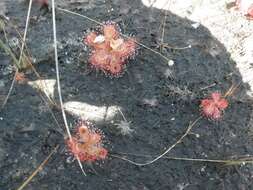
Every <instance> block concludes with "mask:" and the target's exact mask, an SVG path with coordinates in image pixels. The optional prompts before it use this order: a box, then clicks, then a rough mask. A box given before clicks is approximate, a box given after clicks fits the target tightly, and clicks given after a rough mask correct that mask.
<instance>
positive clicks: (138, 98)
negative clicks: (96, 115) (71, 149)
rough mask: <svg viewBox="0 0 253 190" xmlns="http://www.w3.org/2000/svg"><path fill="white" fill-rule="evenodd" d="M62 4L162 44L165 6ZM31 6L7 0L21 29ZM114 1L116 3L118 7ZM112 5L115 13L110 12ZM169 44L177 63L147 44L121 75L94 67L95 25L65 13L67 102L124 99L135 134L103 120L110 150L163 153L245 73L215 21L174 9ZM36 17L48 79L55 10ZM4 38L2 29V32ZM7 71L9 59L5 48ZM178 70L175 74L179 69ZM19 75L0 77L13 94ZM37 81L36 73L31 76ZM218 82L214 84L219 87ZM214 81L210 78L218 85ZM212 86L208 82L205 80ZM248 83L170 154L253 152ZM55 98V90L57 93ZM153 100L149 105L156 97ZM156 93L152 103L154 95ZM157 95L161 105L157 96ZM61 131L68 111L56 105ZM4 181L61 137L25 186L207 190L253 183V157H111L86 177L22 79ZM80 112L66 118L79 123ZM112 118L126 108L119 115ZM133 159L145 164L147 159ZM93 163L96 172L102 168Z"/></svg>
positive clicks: (6, 126) (4, 113)
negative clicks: (210, 24)
mask: <svg viewBox="0 0 253 190" xmlns="http://www.w3.org/2000/svg"><path fill="white" fill-rule="evenodd" d="M61 6H62V7H64V8H68V9H69V10H72V11H75V12H78V13H80V14H84V15H87V16H89V17H92V18H94V19H97V20H100V21H108V20H111V21H115V22H117V23H118V24H119V26H120V27H121V29H122V33H124V34H127V35H134V36H135V37H136V38H137V39H138V40H139V42H141V43H143V44H146V45H147V46H148V47H151V48H153V49H155V50H156V51H159V50H160V49H159V48H158V42H159V36H160V33H161V30H159V27H160V24H161V21H162V20H163V18H164V12H163V11H161V10H158V9H155V8H147V7H145V6H144V5H143V4H142V3H141V1H139V0H138V1H136V0H130V1H122V0H121V1H120V0H117V1H106V2H104V1H100V0H98V1H91V3H89V4H87V5H86V4H85V3H83V4H81V5H80V4H78V8H76V7H77V5H76V4H68V5H66V4H65V6H64V3H62V4H61ZM26 9H27V8H26V5H25V4H24V3H17V2H15V3H14V2H9V3H8V6H7V16H8V17H9V18H10V19H11V20H12V21H13V22H15V23H16V24H17V26H18V29H19V30H21V31H22V30H23V29H24V26H25V23H24V22H25V15H26ZM112 9H113V10H112ZM109 10H111V11H109ZM167 14H168V17H167V22H166V27H165V36H164V42H166V43H169V44H170V45H173V46H176V47H185V46H188V45H191V46H192V47H191V48H188V49H183V50H176V49H169V48H164V49H163V51H162V53H163V54H164V55H165V56H167V57H168V58H170V59H172V60H173V61H174V63H175V64H174V65H173V66H171V67H170V66H168V64H167V61H166V60H165V59H163V58H162V57H161V56H159V55H157V54H154V53H153V52H151V51H149V50H147V49H144V48H142V47H140V48H139V49H138V54H137V55H136V57H135V58H134V59H132V60H130V61H129V63H128V64H127V69H126V70H125V72H124V73H123V75H122V76H121V77H119V78H111V77H108V76H106V75H105V74H103V73H102V72H97V71H94V70H93V69H91V68H90V67H88V66H87V59H88V56H89V52H88V51H87V47H85V46H84V45H83V44H82V42H81V41H82V36H83V34H84V32H86V31H87V30H89V29H91V28H96V27H97V25H96V24H94V23H92V22H90V21H88V20H87V19H84V18H79V17H76V16H73V15H69V14H66V13H63V12H60V11H59V10H58V11H57V28H58V33H57V36H58V41H59V61H60V73H61V82H62V91H63V94H62V95H63V98H64V101H65V102H68V101H79V102H83V103H88V104H90V105H94V106H108V107H109V106H119V107H120V108H121V110H122V112H123V113H124V115H125V117H126V118H127V120H128V121H131V128H132V129H133V130H134V132H133V133H132V134H131V135H126V136H124V135H122V134H120V133H119V131H118V130H117V129H116V127H115V125H114V124H113V123H112V121H103V122H99V123H96V122H95V124H96V126H97V127H98V128H100V129H101V130H102V131H103V132H104V134H105V139H106V141H107V143H105V146H106V147H107V148H108V150H109V151H110V154H117V153H131V154H142V155H158V154H159V153H161V152H162V151H164V150H165V148H166V147H168V146H169V145H171V144H173V143H174V142H175V141H176V140H177V139H178V138H179V137H180V136H181V135H182V134H183V133H184V131H185V130H186V128H187V126H188V124H189V122H192V121H194V120H195V119H196V118H198V116H199V102H200V100H201V99H202V98H203V97H206V96H208V95H209V94H210V93H211V92H214V91H220V92H221V93H225V92H226V91H227V90H228V89H229V88H230V86H231V85H232V84H236V83H238V82H240V81H241V77H240V74H239V72H238V71H237V69H236V67H235V63H234V62H233V60H232V59H231V58H230V55H229V53H228V52H227V51H226V49H225V48H224V46H223V45H222V44H221V43H220V42H219V41H217V40H216V39H215V37H213V36H212V34H211V33H210V32H209V31H208V29H206V28H204V27H203V26H199V27H198V28H197V29H195V28H194V27H193V26H192V24H193V23H192V22H191V21H189V20H187V19H185V18H180V17H178V16H176V15H174V14H172V13H171V12H168V13H167ZM32 15H33V16H36V17H34V20H32V22H31V27H30V29H29V32H28V47H29V49H30V50H31V52H32V55H33V56H34V58H36V64H35V67H36V69H37V71H38V72H39V73H40V74H41V75H42V76H43V77H44V78H49V79H54V78H55V66H54V61H53V59H52V55H53V54H52V22H51V13H50V12H44V11H43V10H39V8H38V7H34V9H33V12H32ZM1 36H2V34H1ZM0 53H1V54H0V57H1V60H2V61H1V62H0V66H1V72H2V71H3V70H5V69H6V67H7V64H8V63H9V62H8V57H7V56H6V55H4V53H3V52H2V51H1V52H0ZM171 72H172V74H171ZM12 76H13V75H12V74H8V75H7V74H5V75H4V74H2V73H1V75H0V80H1V81H3V82H4V85H5V87H2V88H0V90H1V97H4V95H6V94H7V91H8V88H9V86H10V84H11V80H12ZM27 77H28V78H29V79H30V80H34V79H35V77H34V76H33V74H27ZM213 84H214V85H213ZM210 85H211V86H210ZM208 86H210V87H209V88H207V87H208ZM247 88H248V87H247V85H246V84H242V85H241V86H240V88H239V89H238V90H237V91H236V93H235V94H233V96H232V97H230V98H229V102H230V104H229V108H228V109H227V110H226V112H225V113H224V117H223V118H222V120H220V121H211V120H208V119H202V120H201V121H200V122H198V123H197V125H196V126H195V127H194V129H193V133H192V134H190V135H189V136H187V137H186V138H185V139H184V141H183V142H182V143H181V144H179V145H178V146H177V147H176V148H175V149H173V150H172V151H171V152H170V153H169V154H168V156H177V157H188V158H206V159H207V158H208V159H230V158H237V157H238V156H242V155H247V154H252V152H253V148H252V140H251V139H252V134H251V130H252V119H251V117H252V109H253V107H252V102H251V101H250V100H249V98H248V97H247V95H246V93H245V92H246V90H247ZM55 94H56V96H57V92H55ZM148 100H150V103H149V101H148ZM152 100H153V101H152ZM154 102H155V103H154ZM53 111H54V114H55V115H56V117H57V119H58V120H59V123H60V125H61V126H62V129H63V122H62V118H61V114H60V113H59V112H58V111H57V110H53ZM0 119H1V120H0V126H1V127H0V171H1V172H0V189H1V190H9V189H16V188H17V187H18V186H19V185H20V184H21V183H22V182H23V181H24V179H26V177H27V176H29V174H31V172H32V171H33V170H34V169H35V168H36V167H37V166H38V165H39V164H40V163H41V162H42V161H43V159H44V158H45V157H46V156H47V155H48V154H49V152H50V151H51V150H52V149H53V147H54V146H55V145H56V144H60V145H61V147H60V149H59V151H58V153H57V154H55V155H54V156H53V157H52V159H51V160H50V162H49V163H48V164H47V165H46V167H45V168H44V169H43V171H41V172H40V173H39V175H38V176H36V177H35V178H34V179H33V181H32V182H31V183H30V184H29V185H28V186H27V187H26V189H31V190H32V189H36V190H42V189H43V190H44V189H50V190H65V189H66V190H69V189H75V190H79V189H80V190H81V189H87V190H89V189H97V190H107V189H108V190H114V189H115V190H116V189H118V190H154V189H155V190H158V189H161V190H165V189H172V190H174V189H175V190H182V189H184V190H203V189H210V190H213V189H228V190H233V189H236V190H237V189H238V190H244V189H245V190H246V189H253V185H252V176H253V168H252V166H251V165H237V166H230V167H224V166H221V165H217V164H213V163H209V164H207V163H199V162H186V161H175V160H166V159H161V160H159V161H157V162H155V163H154V164H152V165H149V166H145V167H137V166H134V165H132V164H130V163H128V162H125V161H123V160H120V159H117V158H113V157H109V158H108V159H106V160H105V161H104V162H99V163H95V164H93V165H92V167H93V169H92V167H91V166H90V165H88V164H84V169H85V171H86V172H87V174H88V176H87V177H84V176H83V175H82V173H81V171H80V169H79V167H78V164H77V163H76V162H69V160H70V159H69V156H68V155H67V154H66V150H65V148H64V139H63V136H62V135H61V134H60V133H59V128H58V127H57V125H56V123H55V121H54V119H53V118H52V116H51V113H50V112H49V111H47V110H46V109H45V106H44V102H43V101H42V100H41V98H40V96H39V93H38V92H36V90H34V89H33V88H31V87H30V86H28V85H20V84H17V85H15V88H14V90H13V93H12V95H11V96H10V99H9V101H8V104H7V105H6V106H5V108H4V109H3V110H1V113H0ZM75 119H76V118H75V117H73V116H70V115H69V116H68V120H69V122H71V123H73V124H74V121H75ZM112 120H113V121H114V123H117V122H120V120H122V116H121V115H120V114H117V115H115V117H114V118H113V119H112ZM127 158H131V159H133V160H136V161H139V162H146V161H148V160H149V158H145V157H139V158H136V157H133V156H130V155H127ZM94 170H95V171H96V172H94Z"/></svg>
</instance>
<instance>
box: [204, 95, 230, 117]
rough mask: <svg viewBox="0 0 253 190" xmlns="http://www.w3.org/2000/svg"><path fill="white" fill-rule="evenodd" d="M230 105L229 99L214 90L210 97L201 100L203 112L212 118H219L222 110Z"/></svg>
mask: <svg viewBox="0 0 253 190" xmlns="http://www.w3.org/2000/svg"><path fill="white" fill-rule="evenodd" d="M227 107H228V101H227V100H226V99H225V98H223V97H222V96H221V94H220V93H218V92H214V93H212V94H211V97H210V98H206V99H203V100H201V104H200V108H201V113H202V114H203V115H204V116H205V117H207V118H210V119H213V120H219V119H220V118H221V117H222V112H223V111H224V110H225V109H226V108H227Z"/></svg>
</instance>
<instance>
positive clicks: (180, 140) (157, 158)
mask: <svg viewBox="0 0 253 190" xmlns="http://www.w3.org/2000/svg"><path fill="white" fill-rule="evenodd" d="M200 119H202V116H200V117H198V118H197V119H196V120H195V121H194V122H193V123H191V124H190V125H189V126H188V127H187V130H186V131H185V133H184V134H183V135H182V136H181V137H180V138H179V139H178V140H177V141H176V142H175V143H174V144H173V145H171V146H170V147H169V148H167V149H166V151H164V152H163V153H162V154H160V155H159V156H157V157H156V158H154V159H153V160H151V161H148V162H145V163H139V162H135V161H132V160H130V159H127V158H123V157H117V156H114V157H117V158H120V159H122V160H125V161H127V162H129V163H131V164H134V165H136V166H146V165H150V164H153V163H154V162H156V161H157V160H159V159H161V158H162V157H164V156H165V155H166V154H167V153H169V152H170V151H171V150H172V149H173V148H175V147H176V146H177V145H178V144H179V143H181V142H182V140H183V139H184V138H185V137H186V136H187V135H188V134H189V133H190V132H191V129H192V128H193V127H194V125H195V124H196V123H197V122H198V121H199V120H200Z"/></svg>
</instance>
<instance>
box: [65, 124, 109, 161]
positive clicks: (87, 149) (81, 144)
mask: <svg viewBox="0 0 253 190" xmlns="http://www.w3.org/2000/svg"><path fill="white" fill-rule="evenodd" d="M66 143H67V146H68V149H69V151H70V152H71V153H72V154H73V155H74V156H75V158H77V157H78V158H79V159H80V161H82V162H84V161H91V162H92V161H96V160H103V159H105V158H106V157H107V154H108V151H107V150H106V149H105V148H104V147H103V143H102V135H101V133H100V132H99V131H98V130H96V129H95V128H94V127H93V126H90V125H89V124H88V123H87V122H84V121H79V123H78V125H77V129H76V133H75V134H74V135H73V137H72V138H71V139H67V141H66Z"/></svg>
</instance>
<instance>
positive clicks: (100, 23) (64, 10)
mask: <svg viewBox="0 0 253 190" xmlns="http://www.w3.org/2000/svg"><path fill="white" fill-rule="evenodd" d="M57 9H58V10H60V11H63V12H65V13H69V14H72V15H76V16H79V17H82V18H85V19H87V20H89V21H91V22H94V23H96V24H99V25H103V23H102V22H99V21H96V20H94V19H92V18H90V17H87V16H85V15H82V14H79V13H75V12H73V11H69V10H67V9H62V8H57ZM120 34H121V35H122V36H123V37H125V38H127V39H129V37H128V36H127V35H125V34H122V33H120ZM135 43H136V44H138V45H139V46H142V47H144V48H145V49H147V50H149V51H151V52H153V53H155V54H157V55H159V56H161V57H162V58H164V59H165V60H166V61H167V62H169V61H170V59H169V58H168V57H166V56H164V55H163V54H161V53H160V52H158V51H155V50H153V49H151V48H150V47H148V46H146V45H145V44H142V43H140V42H137V41H135Z"/></svg>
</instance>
